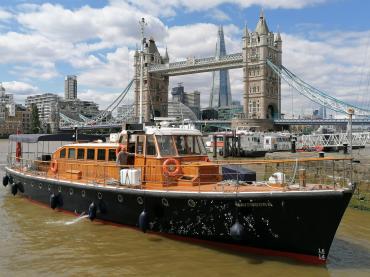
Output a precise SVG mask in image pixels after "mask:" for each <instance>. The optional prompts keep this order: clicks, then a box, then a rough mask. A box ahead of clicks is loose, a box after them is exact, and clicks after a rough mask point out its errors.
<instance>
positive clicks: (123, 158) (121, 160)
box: [116, 149, 135, 169]
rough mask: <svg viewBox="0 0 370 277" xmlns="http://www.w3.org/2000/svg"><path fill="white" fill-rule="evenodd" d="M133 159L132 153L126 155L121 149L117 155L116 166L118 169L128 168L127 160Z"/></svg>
mask: <svg viewBox="0 0 370 277" xmlns="http://www.w3.org/2000/svg"><path fill="white" fill-rule="evenodd" d="M131 157H135V154H134V153H128V152H126V151H125V150H123V149H121V151H120V152H119V153H118V155H117V159H116V164H117V165H118V166H119V167H120V169H121V168H122V167H125V166H128V165H129V164H128V161H129V158H131Z"/></svg>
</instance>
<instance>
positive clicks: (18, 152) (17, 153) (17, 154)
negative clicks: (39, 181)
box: [15, 142, 22, 162]
mask: <svg viewBox="0 0 370 277" xmlns="http://www.w3.org/2000/svg"><path fill="white" fill-rule="evenodd" d="M21 157H22V145H21V143H20V142H17V145H16V147H15V160H16V161H17V162H20V161H21Z"/></svg>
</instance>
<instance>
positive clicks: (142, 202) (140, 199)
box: [136, 196, 144, 205]
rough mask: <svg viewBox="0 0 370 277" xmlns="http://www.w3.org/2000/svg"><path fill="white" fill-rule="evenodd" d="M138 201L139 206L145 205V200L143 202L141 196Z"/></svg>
mask: <svg viewBox="0 0 370 277" xmlns="http://www.w3.org/2000/svg"><path fill="white" fill-rule="evenodd" d="M136 200H137V203H138V204H139V205H143V204H144V200H143V198H142V197H141V196H139V197H138V198H136Z"/></svg>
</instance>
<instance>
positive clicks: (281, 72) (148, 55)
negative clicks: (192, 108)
mask: <svg viewBox="0 0 370 277" xmlns="http://www.w3.org/2000/svg"><path fill="white" fill-rule="evenodd" d="M141 59H142V61H143V63H141ZM134 67H135V71H134V77H133V79H132V80H131V81H130V82H129V84H128V86H127V87H126V88H125V89H124V91H123V92H122V93H121V94H120V95H119V96H118V97H117V98H116V99H115V100H114V101H113V102H112V103H111V104H110V105H109V106H108V107H107V109H106V110H104V111H103V112H102V113H101V114H99V115H98V116H96V117H95V118H92V119H90V120H89V119H86V118H82V122H78V121H76V120H70V119H68V118H67V117H66V116H64V115H61V117H60V119H61V124H60V126H61V128H63V129H68V128H71V127H73V126H79V127H83V128H92V129H98V128H100V127H103V128H108V127H109V125H111V126H118V125H120V124H121V123H122V122H125V121H127V120H132V121H134V120H138V119H139V115H140V113H139V110H140V109H139V106H140V105H139V103H140V101H139V100H140V95H141V93H140V80H142V106H143V117H142V118H143V121H144V122H149V121H151V119H153V118H154V117H160V116H162V117H163V116H167V113H168V92H169V89H168V86H169V78H170V77H171V76H179V75H187V74H196V73H202V72H215V71H217V70H225V69H233V68H241V69H242V70H243V83H244V87H243V113H242V114H240V115H238V118H237V119H235V120H233V121H232V122H231V121H228V122H224V121H223V122H221V121H220V122H216V121H213V122H210V123H212V124H223V126H230V125H234V126H233V127H235V125H236V126H248V125H249V126H260V128H261V129H262V130H266V129H273V128H274V127H275V126H282V125H307V124H330V125H335V124H345V122H346V120H335V119H327V120H321V121H320V120H301V119H281V78H282V79H284V80H285V81H286V82H287V83H288V84H289V85H290V86H291V87H293V88H294V89H295V90H296V91H297V92H298V93H300V94H302V95H303V96H305V97H307V98H309V99H310V100H311V101H313V102H316V103H318V104H320V105H322V106H325V107H327V108H329V109H332V110H335V111H336V112H340V113H344V114H347V111H348V109H353V110H354V111H355V114H356V115H362V116H365V117H366V116H367V118H364V119H354V120H353V123H354V124H369V122H370V119H368V118H369V116H370V110H366V109H362V108H359V107H356V106H353V105H350V104H348V103H344V102H343V101H341V100H338V99H336V98H334V97H332V96H330V95H328V94H326V93H324V92H322V91H320V90H318V89H316V88H314V87H313V86H311V85H309V84H307V83H306V82H304V81H303V80H302V79H300V78H298V77H297V76H296V75H295V74H293V73H292V72H290V71H289V70H288V69H287V68H285V67H284V66H283V65H282V39H281V36H280V33H279V32H278V33H273V32H270V31H269V28H268V26H267V23H266V19H265V17H264V14H263V13H261V14H260V17H259V20H258V23H257V26H256V29H255V31H252V32H250V31H249V30H248V28H247V26H245V28H244V32H243V37H242V52H239V53H233V54H228V55H226V53H224V54H223V55H217V53H216V55H215V56H214V57H207V58H195V57H193V58H188V59H186V60H184V61H178V62H170V59H169V56H168V52H167V49H166V52H165V54H164V55H163V56H162V55H161V54H160V53H159V51H158V49H157V46H156V43H155V41H154V39H153V38H150V39H148V40H146V39H143V45H142V51H140V52H139V51H138V50H137V51H136V52H135V56H134ZM141 75H142V78H141ZM131 87H132V88H133V90H134V99H135V101H134V104H133V105H132V110H133V113H130V114H127V115H126V116H125V117H124V118H121V119H120V120H117V119H112V120H107V116H108V115H111V114H112V111H113V110H115V109H116V108H117V107H118V105H120V104H121V103H122V101H123V100H124V99H125V96H126V95H127V94H128V93H129V91H130V88H131ZM207 93H208V92H207ZM126 99H127V98H126ZM198 124H205V122H202V121H199V122H198Z"/></svg>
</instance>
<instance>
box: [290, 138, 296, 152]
mask: <svg viewBox="0 0 370 277" xmlns="http://www.w3.org/2000/svg"><path fill="white" fill-rule="evenodd" d="M291 153H296V145H295V140H292V141H291Z"/></svg>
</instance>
